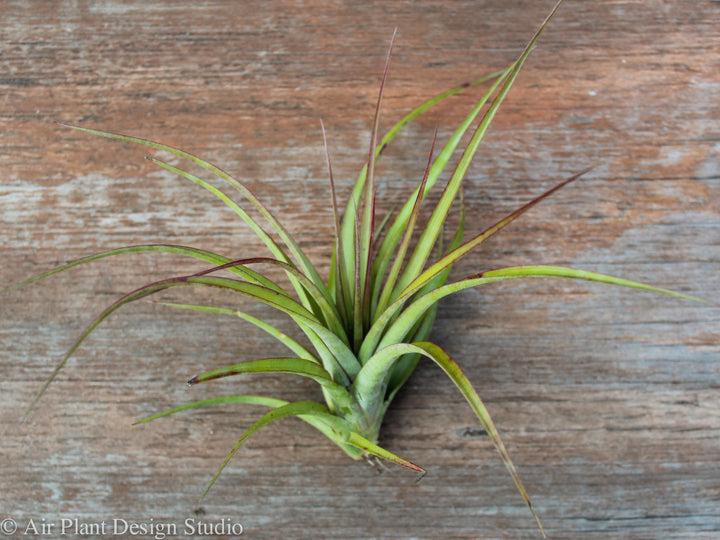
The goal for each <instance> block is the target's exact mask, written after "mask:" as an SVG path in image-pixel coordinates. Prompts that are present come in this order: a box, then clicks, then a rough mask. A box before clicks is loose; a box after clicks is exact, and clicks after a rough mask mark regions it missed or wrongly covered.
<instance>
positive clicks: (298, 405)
mask: <svg viewBox="0 0 720 540" xmlns="http://www.w3.org/2000/svg"><path fill="white" fill-rule="evenodd" d="M318 413H327V409H326V408H325V407H324V406H322V405H320V404H319V403H315V402H314V401H298V402H295V403H288V404H287V405H283V406H281V407H278V408H277V409H275V410H272V411H270V412H269V413H267V414H265V415H264V416H263V417H262V418H260V420H258V421H257V422H255V423H254V424H253V425H252V426H250V428H249V429H248V430H247V431H246V432H245V433H243V434H242V436H241V437H240V438H239V439H238V441H237V442H236V443H235V445H234V446H233V447H232V450H230V453H229V454H228V455H227V457H226V458H225V460H224V461H223V462H222V465H220V468H219V469H218V470H217V472H216V473H215V475H214V476H213V478H212V480H211V481H210V484H209V485H208V487H207V488H205V491H204V492H203V494H202V495H201V496H200V499H199V500H198V503H199V502H201V501H202V500H203V499H204V498H205V496H206V495H207V493H208V491H210V488H211V487H212V486H213V484H215V481H216V480H217V479H218V477H219V476H220V473H222V472H223V470H224V469H225V467H226V466H227V464H228V463H229V462H230V459H231V458H232V457H233V456H234V455H235V453H236V452H237V451H238V450H239V449H240V446H242V444H243V443H244V442H245V441H246V440H247V439H248V438H249V437H250V436H251V435H252V434H254V433H255V432H257V431H258V430H259V429H261V428H263V427H265V426H266V425H268V424H270V423H272V422H275V421H276V420H280V419H281V418H287V417H288V416H301V415H315V414H318Z"/></svg>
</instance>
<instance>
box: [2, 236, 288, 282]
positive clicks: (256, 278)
mask: <svg viewBox="0 0 720 540" xmlns="http://www.w3.org/2000/svg"><path fill="white" fill-rule="evenodd" d="M152 251H159V252H163V253H177V254H180V255H186V256H189V257H194V258H196V259H201V260H203V261H207V262H210V263H213V264H218V265H220V264H225V263H228V262H230V261H231V259H229V258H227V257H223V256H222V255H218V254H217V253H213V252H211V251H207V250H204V249H198V248H193V247H188V246H180V245H174V244H141V245H137V246H126V247H121V248H116V249H111V250H108V251H103V252H100V253H95V254H93V255H89V256H87V257H82V258H81V259H77V260H75V261H72V262H69V263H67V264H64V265H62V266H59V267H57V268H54V269H52V270H50V271H48V272H44V273H42V274H39V275H37V276H34V277H31V278H30V279H26V280H25V281H23V282H21V283H17V284H15V285H12V286H10V287H8V288H6V289H4V290H2V291H0V294H4V293H8V292H10V291H14V290H16V289H20V288H22V287H25V286H27V285H30V284H31V283H35V282H36V281H40V280H41V279H45V278H47V277H50V276H53V275H55V274H58V273H60V272H63V271H65V270H69V269H70V268H74V267H75V266H78V265H81V264H85V263H89V262H92V261H97V260H99V259H104V258H105V257H112V256H114V255H122V254H125V253H144V252H152ZM229 270H230V271H232V272H234V273H236V274H238V275H240V276H242V277H244V278H245V279H247V280H249V281H251V282H254V283H258V284H261V285H264V286H265V287H268V288H277V289H278V290H281V289H279V287H277V285H275V284H274V283H273V282H272V281H270V280H269V279H267V278H265V277H264V276H262V275H261V274H258V273H257V272H253V271H252V270H250V269H248V268H243V267H242V266H240V265H237V266H234V267H232V268H230V269H229Z"/></svg>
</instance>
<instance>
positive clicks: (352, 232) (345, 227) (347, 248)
mask: <svg viewBox="0 0 720 540" xmlns="http://www.w3.org/2000/svg"><path fill="white" fill-rule="evenodd" d="M502 75H503V72H495V73H491V74H490V75H487V76H484V77H480V78H478V79H476V80H474V81H473V82H471V83H469V84H462V85H460V86H457V87H455V88H452V89H450V90H448V91H446V92H443V93H441V94H438V95H437V96H435V97H433V98H431V99H429V100H428V101H426V102H424V103H423V104H422V105H420V106H419V107H416V108H415V109H413V110H412V111H411V112H410V113H409V114H407V115H406V116H404V117H403V118H402V119H401V120H400V121H399V122H397V123H396V124H395V125H394V126H393V127H392V128H391V129H390V130H389V131H388V132H387V134H386V135H385V136H384V137H383V138H382V140H381V141H380V144H379V145H378V147H377V149H376V154H375V156H376V159H378V158H379V157H380V155H381V154H382V152H383V150H384V149H385V148H386V147H387V146H388V145H389V144H390V143H391V142H392V141H393V140H394V139H395V137H396V136H397V135H398V134H399V133H400V132H401V131H402V130H403V128H404V127H405V126H406V125H407V124H409V123H410V122H412V121H413V120H414V119H415V118H417V117H418V116H420V115H421V114H423V113H424V112H426V111H427V110H428V109H430V108H431V107H433V106H435V105H437V104H438V103H440V102H442V101H444V100H445V99H447V98H448V97H450V96H453V95H455V94H457V93H458V92H462V91H463V90H465V89H467V88H470V87H473V86H476V85H478V84H482V83H484V82H487V81H489V80H493V79H496V78H498V77H500V76H502ZM466 128H467V126H466V127H465V129H466ZM461 130H462V131H461ZM462 133H464V129H462V126H461V128H458V130H456V132H455V134H454V135H453V137H452V138H451V140H450V141H448V143H447V144H446V146H445V148H444V149H443V151H442V152H441V153H440V156H438V159H437V160H436V164H438V161H439V160H440V159H441V158H443V156H445V158H444V159H445V161H447V159H449V157H450V154H452V151H453V150H454V148H455V146H456V145H457V144H458V143H459V141H460V138H461V136H462ZM453 141H454V143H453ZM434 166H435V165H434ZM441 169H442V167H438V174H439V170H441ZM366 175H367V163H365V165H364V166H363V168H362V170H361V171H360V174H359V176H358V178H357V180H356V182H355V185H354V187H353V191H352V194H351V196H350V198H349V200H348V202H347V206H346V208H345V215H344V217H343V220H342V226H341V229H340V243H341V245H342V247H343V250H342V255H343V257H344V261H343V264H342V265H341V268H342V269H343V271H344V273H342V274H340V276H339V278H338V279H339V280H340V281H342V283H343V285H342V288H343V290H345V291H347V294H348V298H347V299H346V303H347V305H348V306H350V305H352V304H353V302H354V296H353V293H354V286H355V285H354V283H355V276H356V271H355V252H354V250H355V245H356V241H355V236H356V226H357V221H358V220H357V208H358V206H359V205H360V198H361V194H362V191H363V189H364V186H365V178H366ZM433 181H434V180H433V173H432V172H431V174H430V177H429V181H428V182H429V183H428V189H429V188H430V187H431V182H433ZM412 200H414V196H411V198H410V200H409V201H408V203H406V204H405V207H403V210H402V212H401V214H400V215H401V216H402V215H403V213H405V214H409V212H410V209H411V207H412ZM398 219H401V218H400V217H398ZM396 223H397V220H396ZM393 227H394V229H395V231H396V232H397V231H402V229H403V228H404V226H403V225H402V223H397V224H396V225H394V226H393ZM397 234H401V233H397ZM383 245H385V242H383ZM392 247H394V244H392V245H390V246H389V247H388V248H385V249H391V248H392ZM382 249H383V248H381V250H382ZM379 257H382V256H379ZM349 314H350V315H352V312H351V311H350V312H349Z"/></svg>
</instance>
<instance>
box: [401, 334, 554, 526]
mask: <svg viewBox="0 0 720 540" xmlns="http://www.w3.org/2000/svg"><path fill="white" fill-rule="evenodd" d="M413 345H414V346H416V347H417V348H418V349H420V350H422V351H424V355H425V356H427V357H428V358H430V359H431V360H433V361H434V362H435V363H436V364H437V365H438V366H440V368H441V369H442V370H443V371H444V372H445V374H446V375H447V376H448V377H450V379H451V380H452V382H454V383H455V386H457V387H458V389H459V390H460V392H461V393H462V395H463V396H464V397H465V399H466V400H467V402H468V403H469V404H470V406H471V407H472V409H473V411H475V414H476V415H477V417H478V419H479V420H480V423H481V424H482V426H483V428H484V429H485V431H486V432H487V434H488V435H489V436H490V440H492V442H493V444H494V445H495V449H496V450H497V451H498V453H499V454H500V457H501V459H502V461H503V463H504V464H505V467H506V468H507V470H508V472H509V473H510V476H511V477H512V479H513V482H515V486H516V487H517V489H518V491H519V492H520V495H522V498H523V499H524V500H525V503H526V504H527V506H528V508H529V509H530V512H531V513H532V515H533V517H534V518H535V521H536V522H537V524H538V527H539V528H540V531H541V532H542V534H543V536H545V532H544V530H543V526H542V524H541V523H540V518H539V517H538V515H537V513H536V512H535V509H534V508H533V505H532V502H531V501H530V496H529V495H528V493H527V490H526V489H525V486H523V483H522V481H521V480H520V475H519V474H518V472H517V470H516V469H515V465H514V464H513V462H512V460H511V459H510V455H509V454H508V452H507V449H506V448H505V444H504V443H503V441H502V439H501V438H500V434H499V433H498V431H497V429H496V428H495V424H494V422H493V421H492V418H491V417H490V413H489V412H488V411H487V409H486V408H485V405H484V404H483V402H482V400H481V399H480V396H478V395H477V392H476V391H475V389H474V388H473V386H472V384H471V383H470V381H469V380H468V378H467V377H466V376H465V374H464V373H463V372H462V369H460V366H458V365H457V363H456V362H455V361H454V360H453V359H452V358H451V357H450V355H448V354H447V353H446V352H445V351H444V350H442V349H441V348H440V347H438V346H437V345H435V344H433V343H429V342H416V343H413Z"/></svg>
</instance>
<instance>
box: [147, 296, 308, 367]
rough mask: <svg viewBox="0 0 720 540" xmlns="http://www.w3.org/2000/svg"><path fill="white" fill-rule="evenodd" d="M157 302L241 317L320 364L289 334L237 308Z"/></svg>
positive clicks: (299, 353)
mask: <svg viewBox="0 0 720 540" xmlns="http://www.w3.org/2000/svg"><path fill="white" fill-rule="evenodd" d="M157 303H158V304H160V305H163V306H169V307H174V308H180V309H191V310H195V311H204V312H208V313H218V314H221V315H233V316H236V317H239V318H240V319H243V320H245V321H247V322H249V323H251V324H254V325H255V326H257V327H258V328H260V329H261V330H264V331H265V332H266V333H268V334H270V335H271V336H272V337H274V338H275V339H277V340H278V341H279V342H280V343H282V344H283V345H285V346H286V347H287V348H288V349H290V350H291V351H293V352H294V353H295V354H297V355H298V356H299V357H300V358H304V359H305V360H310V361H311V362H315V363H316V364H320V360H318V359H317V358H315V356H314V355H313V354H312V353H311V352H310V351H308V350H307V349H306V348H305V347H303V346H302V345H300V344H299V343H298V342H297V341H295V340H294V339H292V338H291V337H290V336H288V335H287V334H285V333H284V332H281V331H280V330H278V329H277V328H275V327H274V326H272V325H271V324H268V323H266V322H265V321H263V320H260V319H258V318H257V317H253V316H252V315H249V314H247V313H245V312H243V311H238V310H237V309H228V308H221V307H215V306H200V305H194V304H176V303H173V302H157Z"/></svg>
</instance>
